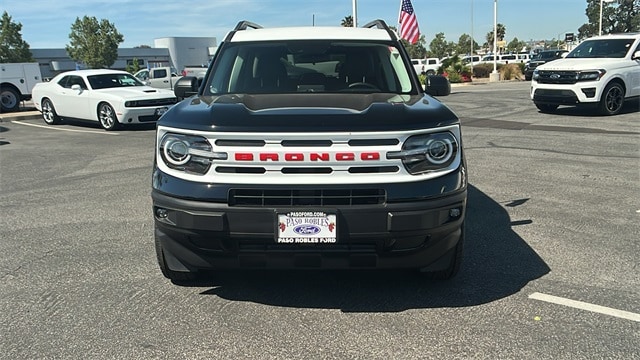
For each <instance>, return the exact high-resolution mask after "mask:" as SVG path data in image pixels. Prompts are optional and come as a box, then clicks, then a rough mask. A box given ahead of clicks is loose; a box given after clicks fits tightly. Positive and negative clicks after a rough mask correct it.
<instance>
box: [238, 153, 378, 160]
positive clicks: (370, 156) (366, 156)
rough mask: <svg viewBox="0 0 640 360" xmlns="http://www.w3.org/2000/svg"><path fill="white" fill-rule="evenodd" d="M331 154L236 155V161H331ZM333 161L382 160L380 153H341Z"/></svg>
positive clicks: (336, 154)
mask: <svg viewBox="0 0 640 360" xmlns="http://www.w3.org/2000/svg"><path fill="white" fill-rule="evenodd" d="M331 156H332V155H331V154H330V153H284V154H278V153H259V154H253V153H235V154H234V157H233V158H234V159H235V161H254V160H255V159H257V160H258V161H281V160H283V161H305V160H307V161H330V160H331ZM333 160H335V161H357V160H361V161H375V160H380V153H378V152H363V153H360V154H359V156H358V154H357V153H352V152H341V153H335V154H333Z"/></svg>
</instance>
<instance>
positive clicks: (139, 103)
mask: <svg viewBox="0 0 640 360" xmlns="http://www.w3.org/2000/svg"><path fill="white" fill-rule="evenodd" d="M177 102H178V99H177V98H174V97H173V98H166V99H147V100H135V101H128V102H127V103H128V104H127V107H148V106H165V105H173V104H175V103H177Z"/></svg>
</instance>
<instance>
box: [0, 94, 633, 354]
mask: <svg viewBox="0 0 640 360" xmlns="http://www.w3.org/2000/svg"><path fill="white" fill-rule="evenodd" d="M528 89H529V84H528V83H526V82H501V83H491V84H483V85H467V86H456V87H454V88H453V92H452V94H451V95H449V96H447V97H442V98H441V100H442V101H443V102H444V103H445V104H447V105H448V106H449V107H450V108H452V109H453V110H454V111H455V112H456V113H457V114H458V115H459V116H460V118H461V120H462V124H463V139H464V140H463V141H464V144H463V145H464V148H465V151H466V156H467V160H468V164H469V181H470V191H469V205H468V214H467V242H466V247H465V250H464V257H465V259H464V263H463V265H462V270H461V273H460V274H459V275H458V277H456V278H455V279H453V280H451V281H448V282H428V281H425V280H423V279H420V278H419V277H416V276H414V274H412V273H408V272H404V271H390V272H378V271H375V272H374V271H372V272H336V271H331V272H320V271H317V272H316V271H312V272H299V271H286V272H285V271H282V272H239V273H223V274H219V275H218V276H215V277H213V278H212V279H211V280H210V281H206V282H203V283H198V284H194V285H193V286H176V285H173V284H171V283H170V282H169V281H168V280H166V279H165V278H163V277H162V275H161V273H160V271H159V269H158V267H157V263H156V258H155V252H154V247H153V221H152V216H151V215H152V214H151V199H150V191H151V189H150V185H151V166H152V161H153V147H154V129H153V127H148V126H147V127H137V128H131V129H125V130H122V131H116V132H105V131H103V130H101V129H100V128H99V126H98V125H97V124H96V125H91V124H84V123H71V124H68V123H67V124H62V125H59V126H55V127H51V126H46V125H45V124H44V122H43V121H42V120H41V119H40V118H38V117H34V116H32V114H27V115H26V116H23V117H16V116H19V115H25V114H15V116H7V115H6V114H2V115H3V116H2V119H1V120H0V239H1V240H0V259H1V260H0V277H1V279H2V281H1V282H0V322H1V324H2V336H1V337H0V348H1V349H2V351H1V352H0V358H6V359H45V358H73V359H79V358H94V359H103V358H109V359H111V358H113V359H150V358H161V359H639V358H640V346H639V345H638V344H640V268H639V266H638V264H639V263H640V262H639V261H638V254H640V241H638V239H639V238H640V236H639V235H638V234H640V102H638V100H635V101H632V102H629V103H627V106H626V107H625V110H624V111H623V113H622V114H620V115H618V116H613V117H600V116H593V115H591V114H590V112H589V111H588V110H584V109H575V108H560V109H559V111H558V113H557V114H542V113H539V112H538V111H537V110H536V108H535V107H534V106H533V104H532V103H531V101H530V100H529V98H528Z"/></svg>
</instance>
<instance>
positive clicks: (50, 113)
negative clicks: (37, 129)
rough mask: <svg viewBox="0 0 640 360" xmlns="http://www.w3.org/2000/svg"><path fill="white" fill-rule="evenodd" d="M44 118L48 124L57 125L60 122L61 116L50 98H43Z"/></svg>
mask: <svg viewBox="0 0 640 360" xmlns="http://www.w3.org/2000/svg"><path fill="white" fill-rule="evenodd" d="M42 120H44V122H45V123H46V124H47V125H57V124H59V123H60V117H59V116H58V114H57V113H56V109H55V108H54V107H53V103H52V102H51V100H49V99H44V100H42Z"/></svg>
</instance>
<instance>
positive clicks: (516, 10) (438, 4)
mask: <svg viewBox="0 0 640 360" xmlns="http://www.w3.org/2000/svg"><path fill="white" fill-rule="evenodd" d="M412 3H413V7H414V9H415V12H416V15H417V17H418V22H419V25H420V32H421V33H422V34H425V36H426V39H427V46H428V44H429V42H430V41H431V40H432V39H433V38H434V37H435V34H436V33H439V32H443V33H444V34H445V37H446V40H447V41H454V42H458V38H459V37H460V35H462V34H465V33H466V34H473V37H474V39H475V40H476V41H477V42H478V43H480V44H482V43H484V42H485V41H486V40H485V36H486V34H487V33H488V32H490V31H491V30H492V29H493V5H494V1H493V0H412ZM352 4H353V1H352V0H209V1H193V0H191V1H178V0H174V1H168V0H156V1H151V0H135V1H134V0H62V1H59V0H57V1H56V0H0V11H5V10H6V11H7V12H8V13H9V15H10V16H11V17H12V20H13V21H14V22H19V23H21V24H22V38H23V39H24V40H25V41H27V42H28V43H29V45H30V47H31V48H33V49H42V48H64V47H65V45H66V44H68V43H69V33H70V31H71V25H72V24H73V23H74V22H75V20H76V18H78V17H80V18H82V17H83V16H85V15H87V16H93V17H96V18H97V19H98V20H101V19H107V20H109V21H110V22H111V23H113V24H114V25H115V26H116V28H117V29H118V31H119V32H120V33H121V34H123V35H124V42H123V43H122V44H120V47H124V48H131V47H134V46H139V45H149V46H152V47H153V39H156V38H162V37H180V36H213V37H216V38H217V41H218V42H220V41H222V39H223V38H224V35H225V34H226V33H227V32H228V31H229V30H231V29H232V28H233V27H234V26H235V25H236V24H237V23H238V21H240V20H249V21H253V22H255V23H258V24H260V25H262V26H265V27H275V26H290V25H312V24H314V23H315V25H316V26H333V25H337V26H339V25H340V22H341V21H342V19H344V17H345V16H348V15H352ZM497 4H498V22H499V23H502V24H504V25H505V27H506V39H505V40H507V41H511V40H512V39H513V38H514V37H517V38H518V39H519V40H524V41H529V40H545V39H546V40H551V39H557V38H558V37H560V38H561V39H564V34H565V33H567V32H575V33H577V30H578V28H579V27H580V26H581V25H582V24H584V23H586V22H587V17H586V15H585V9H586V7H587V0H534V1H528V0H498V1H497ZM357 9H358V11H357V20H358V24H359V25H363V24H364V23H366V22H368V21H370V20H374V19H383V20H385V21H386V22H387V23H388V24H389V25H393V26H397V21H398V12H399V9H400V0H358V1H357ZM472 9H473V11H472ZM472 19H473V21H472ZM472 24H473V26H472Z"/></svg>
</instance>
